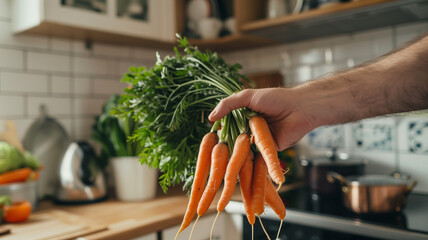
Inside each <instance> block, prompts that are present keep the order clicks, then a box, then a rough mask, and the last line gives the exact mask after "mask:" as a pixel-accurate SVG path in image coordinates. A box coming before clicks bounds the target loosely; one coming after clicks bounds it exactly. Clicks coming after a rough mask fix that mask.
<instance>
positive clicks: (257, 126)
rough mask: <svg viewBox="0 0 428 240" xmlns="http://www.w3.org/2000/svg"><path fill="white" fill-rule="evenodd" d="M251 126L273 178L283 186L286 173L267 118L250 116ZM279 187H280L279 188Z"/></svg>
mask: <svg viewBox="0 0 428 240" xmlns="http://www.w3.org/2000/svg"><path fill="white" fill-rule="evenodd" d="M249 123H250V128H251V132H252V133H253V135H254V138H255V139H254V140H255V143H256V146H257V148H258V149H259V151H260V153H261V154H262V155H263V158H264V160H265V161H266V165H267V169H268V172H269V175H270V177H271V178H272V180H273V181H274V182H275V183H276V184H278V185H279V187H281V185H282V184H283V183H284V181H285V177H284V174H283V172H282V169H281V165H280V164H279V159H278V153H277V151H276V143H275V140H274V138H273V136H272V133H271V132H270V129H269V126H268V125H267V123H266V120H265V119H264V118H263V117H261V116H253V117H251V118H250V122H249ZM279 187H278V188H279Z"/></svg>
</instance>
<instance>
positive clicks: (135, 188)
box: [92, 95, 157, 201]
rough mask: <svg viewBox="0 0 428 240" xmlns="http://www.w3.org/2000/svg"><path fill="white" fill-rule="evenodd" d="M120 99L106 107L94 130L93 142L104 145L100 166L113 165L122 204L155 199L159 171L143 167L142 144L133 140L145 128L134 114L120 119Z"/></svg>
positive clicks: (111, 101)
mask: <svg viewBox="0 0 428 240" xmlns="http://www.w3.org/2000/svg"><path fill="white" fill-rule="evenodd" d="M118 99H119V96H118V95H112V96H111V97H110V98H109V99H108V100H107V101H106V103H105V104H104V106H103V109H102V114H101V115H100V116H98V117H97V118H96V121H95V123H94V125H93V126H92V130H93V131H92V138H93V139H94V140H95V141H97V142H98V143H100V144H101V157H100V158H99V159H100V160H99V165H100V167H102V168H105V167H107V165H108V164H109V163H111V166H112V170H113V174H114V180H115V187H116V195H117V197H118V198H119V200H123V201H138V200H144V199H148V198H152V197H153V196H154V194H155V193H156V182H157V181H156V179H157V171H156V169H151V168H149V167H148V166H147V165H140V163H139V160H140V157H139V156H138V155H139V153H140V152H141V151H142V144H141V142H139V141H134V140H133V141H130V140H129V138H130V137H131V136H132V135H133V134H134V133H135V131H136V130H137V129H138V128H139V127H141V123H140V122H138V121H136V120H135V118H134V117H133V116H132V114H129V115H122V116H120V117H118V116H116V115H115V114H114V113H115V108H116V107H117V104H118Z"/></svg>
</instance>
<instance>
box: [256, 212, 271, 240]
mask: <svg viewBox="0 0 428 240" xmlns="http://www.w3.org/2000/svg"><path fill="white" fill-rule="evenodd" d="M258 217H259V222H260V225H261V226H262V229H263V232H265V234H266V237H267V238H268V239H269V240H271V239H270V237H269V234H268V233H267V232H266V229H265V226H263V223H262V219H261V218H260V215H258Z"/></svg>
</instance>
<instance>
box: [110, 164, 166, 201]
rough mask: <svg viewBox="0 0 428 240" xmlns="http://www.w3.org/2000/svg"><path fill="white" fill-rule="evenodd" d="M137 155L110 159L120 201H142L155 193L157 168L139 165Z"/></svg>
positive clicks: (152, 196)
mask: <svg viewBox="0 0 428 240" xmlns="http://www.w3.org/2000/svg"><path fill="white" fill-rule="evenodd" d="M138 159H139V157H115V158H111V159H110V161H111V163H112V167H113V174H114V178H115V188H116V196H117V198H118V199H119V200H120V201H142V200H148V199H151V198H154V197H155V195H156V185H157V175H158V174H157V173H158V171H157V169H154V168H149V167H148V166H147V165H141V164H140V162H139V161H138Z"/></svg>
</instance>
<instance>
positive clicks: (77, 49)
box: [71, 40, 92, 56]
mask: <svg viewBox="0 0 428 240" xmlns="http://www.w3.org/2000/svg"><path fill="white" fill-rule="evenodd" d="M71 51H72V52H73V53H74V54H76V55H83V56H87V55H90V54H92V49H90V48H87V47H86V43H85V42H84V41H82V40H73V41H72V42H71Z"/></svg>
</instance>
